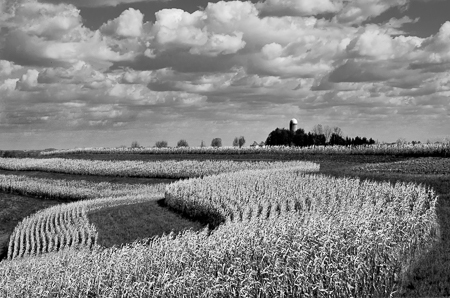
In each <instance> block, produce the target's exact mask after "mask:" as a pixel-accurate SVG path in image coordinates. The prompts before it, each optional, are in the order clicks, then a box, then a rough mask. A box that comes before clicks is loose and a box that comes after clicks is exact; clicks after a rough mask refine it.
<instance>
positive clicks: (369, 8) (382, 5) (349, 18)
mask: <svg viewBox="0 0 450 298" xmlns="http://www.w3.org/2000/svg"><path fill="white" fill-rule="evenodd" d="M408 3H409V0H354V1H348V2H346V4H345V5H344V6H343V8H342V9H341V10H340V11H339V12H338V13H337V14H336V16H335V20H337V21H338V22H340V23H346V24H361V23H362V22H364V21H366V20H369V19H372V18H374V17H376V16H379V15H381V14H382V13H383V12H385V11H387V10H388V9H390V8H392V7H398V8H400V9H401V8H405V7H406V5H408Z"/></svg>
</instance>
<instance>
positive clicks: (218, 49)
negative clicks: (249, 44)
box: [190, 32, 245, 56]
mask: <svg viewBox="0 0 450 298" xmlns="http://www.w3.org/2000/svg"><path fill="white" fill-rule="evenodd" d="M242 36H243V33H242V32H235V33H234V34H233V35H228V34H212V35H210V36H209V38H208V41H207V42H206V43H205V44H204V45H202V46H195V47H192V48H191V50H190V52H191V53H192V54H197V55H207V56H217V55H219V54H224V55H225V54H234V53H236V52H237V51H239V50H240V49H242V48H244V46H245V41H243V40H242Z"/></svg>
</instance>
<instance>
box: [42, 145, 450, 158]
mask: <svg viewBox="0 0 450 298" xmlns="http://www.w3.org/2000/svg"><path fill="white" fill-rule="evenodd" d="M65 154H68V155H70V154H220V155H236V154H269V155H273V154H283V155H303V154H352V155H353V154H354V155H401V156H442V157H446V156H450V144H445V143H442V144H439V143H437V144H415V145H412V144H405V145H397V144H395V145H392V144H382V145H364V146H338V145H335V146H311V147H286V146H263V147H243V148H239V147H176V148H153V147H152V148H103V147H100V148H77V149H61V150H52V151H42V152H41V153H40V155H42V156H51V155H65Z"/></svg>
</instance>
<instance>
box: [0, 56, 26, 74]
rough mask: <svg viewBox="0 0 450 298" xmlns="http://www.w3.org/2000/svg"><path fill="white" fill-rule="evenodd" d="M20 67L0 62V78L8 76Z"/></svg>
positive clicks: (3, 61) (11, 63) (4, 61)
mask: <svg viewBox="0 0 450 298" xmlns="http://www.w3.org/2000/svg"><path fill="white" fill-rule="evenodd" d="M21 68H22V67H21V66H20V65H15V64H14V63H13V62H11V61H6V60H0V76H2V75H4V76H9V75H11V74H12V73H13V72H15V71H17V70H19V69H21Z"/></svg>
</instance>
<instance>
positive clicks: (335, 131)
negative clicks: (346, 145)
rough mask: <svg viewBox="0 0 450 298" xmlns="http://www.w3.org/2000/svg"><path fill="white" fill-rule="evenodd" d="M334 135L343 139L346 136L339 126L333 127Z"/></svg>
mask: <svg viewBox="0 0 450 298" xmlns="http://www.w3.org/2000/svg"><path fill="white" fill-rule="evenodd" d="M333 133H334V134H335V135H337V136H340V137H341V138H342V136H343V135H344V133H343V132H342V129H340V128H339V127H337V126H335V127H333Z"/></svg>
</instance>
